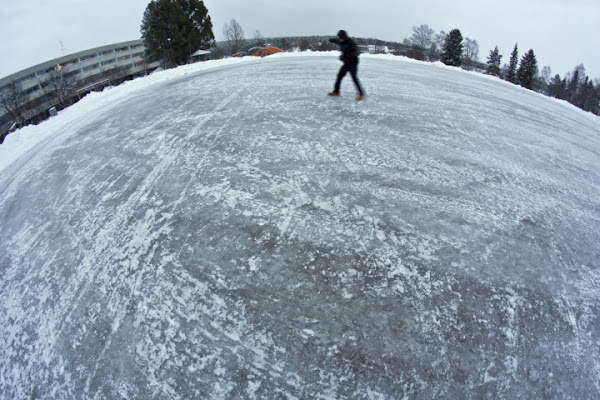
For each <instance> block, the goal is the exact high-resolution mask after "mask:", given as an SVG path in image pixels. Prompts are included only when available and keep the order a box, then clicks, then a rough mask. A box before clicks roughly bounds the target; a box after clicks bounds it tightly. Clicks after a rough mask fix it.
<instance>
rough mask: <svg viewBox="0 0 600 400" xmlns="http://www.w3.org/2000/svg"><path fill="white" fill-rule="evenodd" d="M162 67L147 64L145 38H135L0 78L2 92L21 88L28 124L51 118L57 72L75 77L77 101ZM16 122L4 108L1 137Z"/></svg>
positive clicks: (74, 92) (0, 120)
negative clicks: (89, 94) (51, 83)
mask: <svg viewBox="0 0 600 400" xmlns="http://www.w3.org/2000/svg"><path fill="white" fill-rule="evenodd" d="M159 66H160V63H159V62H154V63H150V64H147V63H146V62H145V61H144V44H143V42H142V40H131V41H128V42H121V43H115V44H111V45H108V46H102V47H97V48H94V49H89V50H85V51H81V52H79V53H75V54H70V55H66V56H63V57H59V58H56V59H54V60H50V61H47V62H44V63H42V64H38V65H36V66H33V67H30V68H27V69H25V70H23V71H20V72H17V73H15V74H12V75H9V76H7V77H5V78H2V79H0V93H5V94H7V93H8V91H9V90H10V89H11V88H12V89H15V88H16V89H18V91H19V92H20V93H21V95H22V96H21V98H22V99H25V101H24V102H25V106H24V107H23V109H24V110H25V111H24V112H23V114H24V119H25V120H26V122H27V123H36V122H39V121H42V120H44V119H46V118H47V116H48V110H50V109H51V108H52V107H55V106H58V99H57V98H56V94H55V93H52V91H51V90H50V89H49V88H48V86H49V85H50V81H51V77H52V75H53V73H54V74H56V71H60V72H61V73H62V74H64V76H66V77H72V79H70V81H71V82H73V83H74V86H75V88H74V91H73V92H72V93H71V95H72V96H73V97H74V98H73V99H72V100H73V102H74V101H76V100H77V98H81V96H83V95H85V94H86V93H88V92H90V91H93V90H99V89H102V88H103V87H106V86H111V85H115V84H119V83H121V82H123V81H124V80H127V79H131V78H133V77H136V76H141V75H144V74H147V73H149V72H150V71H152V70H154V69H156V68H158V67H159ZM16 122H17V121H15V119H14V118H13V117H12V116H11V115H10V113H9V112H7V110H6V109H4V108H3V107H2V108H0V138H4V136H5V135H6V134H7V133H8V132H9V131H10V130H11V128H14V127H15V126H16ZM0 141H1V140H0Z"/></svg>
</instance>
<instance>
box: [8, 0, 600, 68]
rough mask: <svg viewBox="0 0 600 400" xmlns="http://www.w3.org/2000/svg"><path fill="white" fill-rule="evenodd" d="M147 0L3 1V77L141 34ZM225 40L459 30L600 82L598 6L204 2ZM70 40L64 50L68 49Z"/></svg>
mask: <svg viewBox="0 0 600 400" xmlns="http://www.w3.org/2000/svg"><path fill="white" fill-rule="evenodd" d="M148 3H149V0H52V1H49V0H20V1H16V0H0V21H1V22H0V38H2V39H1V42H0V54H2V61H0V77H4V76H6V75H9V74H12V73H14V72H18V71H20V70H22V69H25V68H28V67H30V66H33V65H35V64H39V63H42V62H44V61H49V60H51V59H53V58H57V57H60V56H62V55H63V54H65V55H68V54H71V53H75V52H78V51H81V50H86V49H89V48H92V47H97V46H103V45H107V44H112V43H116V42H122V41H127V40H132V39H138V38H139V37H140V24H141V20H142V15H143V13H144V10H145V9H146V6H147V5H148ZM204 4H205V5H206V7H207V8H208V11H209V15H210V16H211V19H212V22H213V32H214V34H215V36H216V38H217V40H221V39H223V25H224V23H225V22H227V21H229V20H230V19H231V18H235V19H236V20H237V21H238V22H239V23H240V24H241V25H242V27H243V28H244V31H245V33H246V38H253V37H254V32H255V31H257V30H258V31H260V32H261V34H262V36H264V37H275V36H301V35H334V34H335V33H336V32H337V31H338V30H339V29H346V30H347V31H348V33H349V34H350V35H351V36H359V37H372V38H378V39H382V40H387V41H397V42H402V40H403V39H405V38H408V37H410V36H411V34H412V27H414V26H417V25H421V24H426V25H429V26H430V27H431V28H433V29H434V30H435V31H436V32H439V31H440V30H444V31H446V32H449V31H450V30H452V29H454V28H458V29H460V31H461V32H462V34H463V37H469V38H471V39H474V40H477V41H478V42H479V46H480V50H479V59H480V61H484V62H485V61H486V59H487V56H488V54H489V52H490V50H492V49H493V48H494V46H496V45H497V46H498V48H499V49H500V53H501V54H502V55H503V58H502V63H503V64H504V63H507V62H508V59H509V57H510V53H511V51H512V48H513V46H514V45H515V43H517V42H518V44H519V54H520V55H521V56H522V55H523V53H525V52H526V51H528V50H529V49H533V50H534V51H535V54H536V56H537V59H538V64H539V67H540V69H541V67H543V66H545V65H548V66H550V67H551V68H552V73H553V74H557V73H558V74H560V75H561V76H564V75H565V73H566V72H570V71H572V70H573V68H574V67H575V66H576V65H578V64H581V63H583V64H584V65H585V67H586V72H587V74H588V75H590V76H591V77H592V78H600V0H494V1H492V0H418V1H415V0H411V1H408V0H304V1H295V0H291V1H290V0H205V1H204ZM61 42H62V45H61Z"/></svg>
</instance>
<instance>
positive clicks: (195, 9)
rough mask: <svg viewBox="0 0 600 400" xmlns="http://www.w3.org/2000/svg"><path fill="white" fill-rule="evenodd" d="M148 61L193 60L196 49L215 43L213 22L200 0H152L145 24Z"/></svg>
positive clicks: (176, 62) (168, 64) (168, 63)
mask: <svg viewBox="0 0 600 400" xmlns="http://www.w3.org/2000/svg"><path fill="white" fill-rule="evenodd" d="M141 32H142V38H143V39H144V46H145V47H146V58H147V59H148V61H158V60H161V61H162V63H163V66H165V67H172V66H177V65H181V64H185V63H186V62H189V60H190V58H191V55H192V53H194V52H195V51H196V50H198V49H206V48H209V47H210V46H212V45H213V44H214V43H215V37H214V35H213V32H212V22H211V20H210V16H209V15H208V10H207V9H206V7H205V6H204V2H202V1H200V0H152V1H151V2H150V3H149V4H148V6H147V7H146V11H144V18H143V20H142V26H141Z"/></svg>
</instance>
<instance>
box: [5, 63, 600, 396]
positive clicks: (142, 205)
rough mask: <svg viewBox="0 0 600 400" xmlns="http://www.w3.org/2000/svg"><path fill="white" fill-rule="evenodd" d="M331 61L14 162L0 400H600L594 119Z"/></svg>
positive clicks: (138, 95)
mask: <svg viewBox="0 0 600 400" xmlns="http://www.w3.org/2000/svg"><path fill="white" fill-rule="evenodd" d="M339 66H340V64H339V62H338V61H337V54H336V53H328V54H312V55H310V54H309V55H306V54H301V55H276V56H272V57H268V58H265V59H236V60H228V61H217V62H209V63H204V64H197V65H192V66H187V67H183V68H179V69H177V70H174V71H165V72H162V73H158V74H155V75H153V76H150V77H147V78H144V79H139V80H136V81H133V82H130V83H127V84H125V85H123V86H120V87H117V88H113V89H111V90H108V91H105V92H104V93H100V94H93V95H90V96H88V97H87V98H85V99H84V100H82V101H81V102H80V103H78V104H76V105H74V106H73V107H71V108H70V109H67V110H65V111H63V112H61V113H59V115H58V116H57V117H55V118H52V119H51V120H49V121H47V122H45V123H43V124H41V125H39V126H34V127H28V128H25V129H23V130H21V131H19V132H17V133H14V134H11V135H9V136H8V137H7V138H6V141H5V144H3V145H0V194H1V197H0V304H1V307H0V398H2V399H16V398H19V399H21V398H52V399H91V398H95V399H117V398H126V399H200V398H249V399H254V398H256V399H258V398H261V399H262V398H265V399H266V398H269V399H274V398H290V399H309V398H311V399H312V398H314V399H345V398H348V399H349V398H360V399H403V398H406V399H413V398H418V399H431V398H461V399H462V398H474V399H475V398H477V399H479V398H580V399H592V398H598V397H600V320H599V315H600V246H599V245H598V243H600V119H598V118H597V117H595V116H593V115H591V114H586V113H584V112H582V111H580V110H577V109H575V108H574V107H572V106H570V105H568V104H566V103H563V102H558V101H555V100H553V99H549V98H546V97H543V96H541V95H538V94H536V93H532V92H530V91H527V90H524V89H522V88H519V87H516V86H513V85H510V84H507V83H505V82H502V81H500V80H497V79H495V78H490V77H485V76H482V75H477V74H470V73H466V72H464V71H460V70H456V69H452V68H447V67H444V66H441V65H431V64H424V63H417V62H410V61H408V60H405V59H401V58H394V57H391V56H363V57H362V58H361V64H360V67H359V77H360V78H361V80H362V82H363V85H364V87H365V89H366V92H367V100H366V101H364V102H356V101H355V100H354V88H353V86H352V82H351V80H350V78H349V77H347V78H346V80H345V81H344V83H343V86H342V92H343V93H342V97H340V98H328V97H327V96H326V93H327V92H328V91H329V90H331V88H332V86H333V81H334V79H335V75H336V73H337V70H338V68H339Z"/></svg>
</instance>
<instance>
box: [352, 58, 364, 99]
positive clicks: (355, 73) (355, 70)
mask: <svg viewBox="0 0 600 400" xmlns="http://www.w3.org/2000/svg"><path fill="white" fill-rule="evenodd" d="M350 76H352V80H353V81H354V85H355V86H356V89H357V90H358V93H359V94H360V95H361V96H364V92H363V90H362V87H361V86H360V82H359V81H358V64H357V65H353V66H352V68H350Z"/></svg>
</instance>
